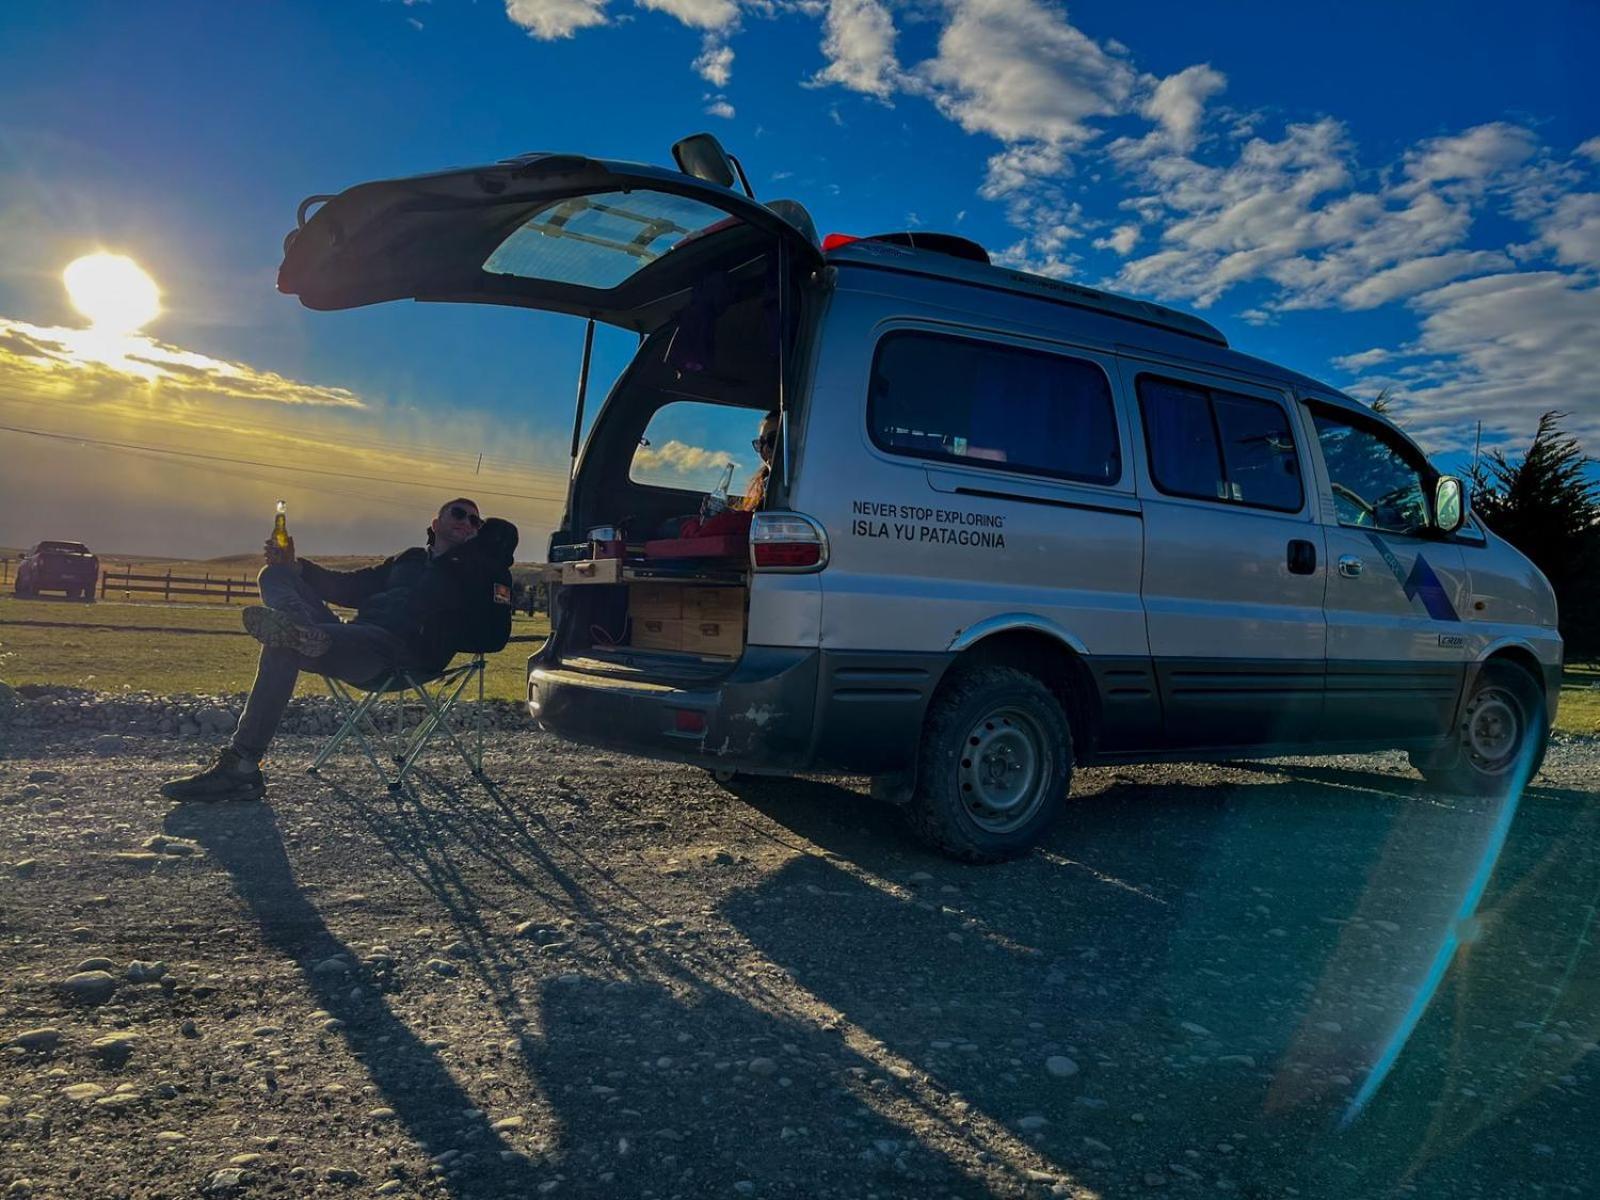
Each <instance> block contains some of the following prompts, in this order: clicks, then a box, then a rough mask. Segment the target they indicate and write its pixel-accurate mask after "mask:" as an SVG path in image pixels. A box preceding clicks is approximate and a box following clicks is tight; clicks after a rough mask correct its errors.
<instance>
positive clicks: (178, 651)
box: [0, 593, 1600, 734]
mask: <svg viewBox="0 0 1600 1200" xmlns="http://www.w3.org/2000/svg"><path fill="white" fill-rule="evenodd" d="M549 632H550V624H549V620H548V618H546V617H545V615H544V614H542V613H541V614H539V615H537V616H533V617H529V616H526V615H523V614H521V613H518V614H517V616H516V618H515V622H514V624H513V626H512V631H511V636H512V637H514V638H528V639H530V640H528V641H516V642H512V643H511V644H510V645H509V646H507V647H506V648H505V649H504V650H503V651H501V652H500V653H499V654H496V655H493V656H491V657H490V659H489V669H488V672H487V675H486V681H485V686H486V689H487V694H489V695H491V696H495V697H499V698H503V699H507V700H520V699H521V698H522V696H523V693H524V689H525V682H524V673H525V669H526V666H527V662H526V660H527V657H528V655H529V654H532V653H533V652H534V650H535V649H537V648H538V646H539V643H540V641H542V640H543V639H544V638H545V637H546V636H548V634H549ZM256 653H257V648H256V644H255V642H253V641H252V640H251V639H250V638H249V636H248V635H246V634H245V632H244V630H243V628H242V627H241V626H240V624H239V607H238V606H237V605H234V606H225V605H221V604H211V603H202V604H160V603H154V604H151V603H127V602H123V601H118V600H103V601H100V602H99V603H96V604H81V603H75V602H70V601H65V600H59V599H39V600H18V599H16V598H15V597H13V596H11V595H10V594H9V593H6V594H4V595H0V680H3V681H4V682H6V683H9V684H11V685H12V686H13V687H16V686H20V685H22V684H26V683H59V684H68V685H71V686H73V687H92V688H95V689H96V690H98V691H103V692H119V691H153V692H201V693H210V694H215V693H226V692H243V691H247V690H248V689H249V687H250V681H251V680H252V679H253V678H254V677H255V664H256ZM299 690H300V692H301V693H306V694H311V693H321V691H322V690H323V684H322V681H321V680H320V679H317V678H315V677H312V678H309V679H307V678H302V679H301V680H300V687H299ZM1556 728H1558V729H1561V730H1564V731H1566V732H1568V733H1588V734H1593V733H1600V663H1579V664H1575V665H1569V666H1568V667H1567V670H1566V675H1565V677H1564V681H1563V686H1562V690H1561V708H1560V711H1559V713H1558V714H1557V719H1556Z"/></svg>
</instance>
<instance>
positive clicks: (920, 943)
mask: <svg viewBox="0 0 1600 1200" xmlns="http://www.w3.org/2000/svg"><path fill="white" fill-rule="evenodd" d="M85 742H86V738H85V737H84V735H82V734H75V733H73V732H71V731H67V730H54V731H52V730H48V729H46V730H40V729H32V730H27V731H20V730H12V731H10V732H9V733H6V732H5V731H3V730H0V1046H6V1047H8V1048H6V1049H4V1050H3V1051H0V1196H27V1195H34V1196H95V1197H101V1196H116V1197H163V1196H165V1197H186V1196H195V1195H200V1194H206V1195H239V1196H268V1195H277V1196H295V1197H299V1196H313V1195H316V1196H321V1195H347V1194H351V1195H375V1194H381V1195H399V1196H453V1197H480V1198H488V1197H513V1196H515V1197H523V1196H542V1195H552V1196H557V1197H562V1196H608V1197H609V1196H617V1197H634V1196H637V1197H662V1198H665V1197H669V1196H681V1197H717V1196H740V1195H749V1196H763V1197H823V1196H838V1197H862V1198H869V1197H891V1196H893V1197H900V1196H905V1197H927V1196H944V1195H950V1196H984V1195H996V1196H1021V1195H1066V1196H1105V1197H1121V1196H1136V1195H1146V1194H1160V1195H1168V1196H1201V1195H1204V1196H1215V1195H1218V1194H1224V1195H1238V1196H1248V1197H1279V1196H1293V1195H1300V1196H1329V1197H1333V1196H1338V1197H1359V1196H1383V1195H1394V1194H1402V1195H1406V1194H1414V1195H1418V1196H1425V1197H1434V1196H1476V1195H1482V1196H1493V1197H1508V1196H1559V1195H1574V1196H1576V1195H1587V1194H1593V1193H1592V1191H1591V1190H1590V1189H1592V1188H1593V1186H1594V1184H1593V1180H1594V1179H1595V1178H1596V1177H1597V1168H1600V1162H1597V1159H1600V1150H1597V1148H1596V1147H1597V1143H1596V1141H1595V1139H1594V1138H1593V1137H1592V1131H1593V1129H1594V1128H1595V1125H1596V1120H1597V1118H1600V1097H1597V1090H1596V1089H1597V1079H1596V1054H1595V1050H1596V1044H1595V1043H1596V1039H1597V1038H1600V969H1597V964H1596V958H1595V953H1596V952H1595V948H1594V946H1593V945H1592V938H1593V936H1594V931H1593V929H1592V927H1591V925H1590V922H1591V921H1592V919H1593V917H1594V915H1595V904H1596V899H1597V894H1600V808H1597V806H1596V804H1595V795H1594V789H1595V787H1596V779H1597V777H1600V743H1596V742H1592V741H1573V740H1568V741H1566V742H1564V744H1562V745H1560V746H1557V747H1556V748H1554V749H1553V750H1552V753H1551V754H1550V757H1549V762H1548V764H1547V768H1546V771H1545V774H1544V775H1543V776H1542V777H1541V778H1540V780H1539V781H1538V785H1537V786H1536V787H1534V788H1532V789H1530V790H1529V792H1528V793H1527V795H1526V797H1525V798H1524V800H1523V802H1522V805H1521V808H1520V810H1518V811H1517V812H1516V814H1515V818H1514V820H1512V821H1511V822H1510V831H1509V837H1508V839H1507V841H1506V845H1505V851H1504V854H1503V855H1502V857H1501V859H1500V864H1499V867H1498V869H1497V871H1496V873H1495V874H1494V877H1493V879H1492V881H1491V882H1490V884H1489V887H1488V891H1487V893H1486V895H1485V897H1484V900H1483V903H1482V905H1481V906H1480V908H1479V911H1478V915H1477V916H1476V918H1475V919H1474V920H1472V921H1469V922H1466V923H1464V924H1462V923H1458V921H1457V916H1458V913H1457V909H1458V908H1459V905H1460V901H1461V896H1462V894H1463V892H1464V891H1466V890H1467V889H1468V888H1470V887H1471V884H1472V880H1473V877H1474V875H1475V873H1477V872H1478V870H1479V869H1480V866H1481V863H1482V860H1483V851H1484V848H1485V846H1486V845H1489V844H1491V843H1492V841H1493V840H1494V838H1495V837H1496V829H1497V822H1500V821H1501V820H1502V819H1503V818H1504V817H1505V816H1506V813H1505V812H1504V810H1503V809H1501V808H1500V807H1499V806H1497V805H1494V804H1488V803H1485V802H1480V801H1466V800H1445V799H1440V798H1436V797H1430V796H1427V795H1424V794H1423V793H1421V792H1420V790H1419V789H1418V786H1417V783H1416V781H1415V778H1414V777H1413V776H1412V775H1411V774H1410V773H1409V772H1407V771H1406V770H1405V769H1404V767H1403V764H1402V763H1401V761H1400V760H1399V759H1398V758H1397V757H1395V756H1386V757H1376V758H1362V759H1330V760H1318V761H1315V762H1306V763H1290V762H1278V763H1271V764H1260V765H1254V766H1245V765H1240V766H1237V767H1234V766H1227V767H1224V766H1203V767H1187V766H1171V767H1151V768H1140V769H1117V770H1100V771H1088V772H1081V773H1080V775H1079V778H1078V782H1077V788H1076V791H1077V800H1076V802H1075V804H1074V807H1073V810H1072V812H1071V815H1070V817H1069V819H1068V820H1067V821H1065V822H1064V823H1063V824H1062V825H1061V827H1060V828H1059V829H1058V831H1057V832H1056V834H1055V835H1054V836H1053V838H1052V839H1051V841H1050V843H1049V846H1048V848H1047V849H1046V850H1044V851H1042V852H1040V853H1037V854H1035V855H1034V856H1032V857H1030V858H1028V859H1026V860H1024V861H1022V862H1018V863H1014V864H1010V865H1007V866H1003V867H992V868H969V867H961V866H956V865H954V864H951V863H948V862H944V861H941V860H939V859H936V858H933V857H931V856H929V855H927V854H926V853H924V852H923V851H922V850H921V849H919V848H918V847H917V846H916V845H915V844H913V843H912V842H910V841H909V840H908V839H907V838H906V837H905V835H904V834H903V833H902V832H901V829H900V825H899V822H898V819H897V816H896V814H895V813H894V812H893V811H892V810H890V809H887V808H883V807H880V806H878V805H876V804H874V803H873V802H871V801H870V800H869V799H868V798H867V797H866V796H865V795H863V794H862V793H861V792H859V791H857V790H853V787H852V786H850V785H848V784H843V783H839V782H834V781H827V780H795V781H765V782H757V783H755V784H752V785H751V786H750V787H748V788H747V789H744V795H743V798H735V797H733V796H730V795H729V794H727V793H726V792H724V791H722V790H720V789H719V788H717V787H716V786H715V785H714V784H712V783H711V782H710V780H709V779H708V778H707V776H705V775H704V774H703V773H701V772H698V771H696V770H692V769H689V768H684V767H662V766H658V765H653V764H647V763H643V762H639V761H636V760H631V759H627V758H624V757H621V756H614V755H605V754H600V753H597V752H594V751H589V750H582V749H577V748H573V747H569V746H564V745H562V744H560V743H557V742H555V741H554V740H552V739H549V738H546V737H543V736H539V735H536V734H532V733H497V734H495V735H493V737H492V739H491V744H490V752H489V757H488V765H489V769H490V773H491V775H492V776H493V778H494V779H495V780H497V781H498V782H497V783H496V784H495V785H494V786H492V787H490V788H484V787H481V786H479V785H477V784H474V783H472V782H471V781H470V780H469V779H467V778H466V777H465V776H464V774H463V773H461V772H460V771H458V770H457V769H455V766H453V765H452V764H451V763H450V762H449V761H448V760H447V759H444V758H442V757H441V758H437V759H435V760H433V769H431V770H430V771H428V772H427V773H426V774H425V776H424V777H423V779H422V780H421V782H420V784H419V786H418V788H417V791H416V794H415V795H412V796H401V797H391V796H390V795H388V794H387V793H386V792H385V791H384V790H383V789H382V788H381V787H380V786H375V785H374V783H373V781H372V780H371V779H369V778H368V777H367V776H365V775H363V774H362V773H361V772H360V771H359V770H358V766H360V764H359V763H358V762H356V761H355V760H346V761H345V762H344V764H343V765H342V766H341V767H340V769H339V770H338V771H336V772H334V775H333V778H332V779H327V778H325V779H324V780H321V781H318V780H313V779H310V778H308V777H306V776H304V775H302V774H299V773H298V772H297V770H296V769H295V768H296V767H297V766H298V765H299V764H301V763H303V762H304V761H306V760H307V758H308V757H309V755H310V752H311V745H312V743H311V740H310V739H308V738H299V737H286V738H283V739H281V741H280V745H279V746H278V748H277V750H276V752H275V755H274V759H273V761H272V763H271V764H269V765H271V766H275V767H276V775H275V777H274V779H273V781H272V786H271V792H270V798H269V802H268V803H266V804H255V805H233V806H226V807H196V806H191V807H187V808H175V807H174V806H172V805H171V804H169V803H167V802H165V801H163V800H161V799H160V798H159V797H158V796H157V795H156V793H155V787H156V785H157V783H159V781H160V780H161V779H163V778H165V777H167V776H168V775H170V774H172V773H173V771H174V768H175V767H177V766H180V765H182V764H183V763H184V762H186V761H188V760H189V759H190V758H191V757H192V756H193V755H194V754H195V753H196V752H197V743H196V742H194V741H190V742H187V743H179V742H175V741H172V740H170V739H168V738H165V737H158V736H139V737H135V738H132V739H130V740H128V741H127V742H126V743H124V744H123V745H122V746H121V752H120V753H112V754H110V755H105V748H104V747H103V746H102V751H101V754H94V753H90V752H88V748H87V747H86V745H85ZM115 749H116V747H113V750H115ZM456 765H459V764H456ZM1457 935H1458V936H1459V937H1460V938H1461V939H1462V941H1463V945H1462V947H1461V949H1459V950H1457V951H1456V952H1455V953H1454V954H1453V956H1452V955H1451V953H1450V949H1449V947H1447V948H1446V950H1445V951H1444V953H1443V954H1442V955H1441V952H1440V947H1441V944H1443V943H1444V942H1445V939H1446V938H1447V937H1451V936H1457ZM94 960H98V961H94ZM1445 961H1450V962H1451V966H1450V969H1449V971H1448V972H1447V973H1446V974H1445V975H1444V977H1443V980H1442V984H1441V985H1440V986H1439V987H1438V990H1437V994H1435V995H1433V996H1432V1000H1431V1003H1425V1002H1426V1001H1427V1000H1428V997H1429V994H1430V982H1429V976H1430V971H1431V970H1432V969H1433V968H1434V967H1435V965H1436V964H1442V963H1443V962H1445ZM133 964H138V965H133ZM97 972H104V974H103V975H101V974H97ZM69 980H72V982H71V983H70V984H69V982H68V981H69ZM1412 1009H1415V1010H1416V1011H1417V1012H1420V1013H1421V1016H1420V1020H1418V1021H1416V1022H1415V1028H1414V1030H1411V1031H1410V1032H1409V1036H1407V1029H1408V1023H1407V1020H1406V1014H1407V1012H1408V1010H1412ZM1424 1009H1425V1011H1424ZM1387 1059H1392V1060H1393V1064H1392V1069H1382V1075H1383V1077H1382V1081H1381V1085H1377V1086H1376V1089H1375V1092H1374V1094H1373V1095H1372V1097H1371V1099H1370V1102H1369V1103H1366V1104H1365V1105H1364V1107H1362V1108H1361V1109H1360V1111H1359V1112H1355V1111H1354V1110H1353V1108H1352V1102H1353V1101H1354V1100H1355V1099H1356V1098H1357V1097H1358V1096H1359V1095H1360V1094H1361V1093H1362V1090H1363V1088H1364V1086H1371V1085H1369V1080H1372V1071H1373V1068H1374V1066H1375V1064H1379V1063H1382V1062H1385V1061H1386V1060H1387ZM1376 1082H1377V1081H1375V1080H1372V1083H1373V1084H1376ZM1352 1116H1353V1119H1351V1120H1350V1121H1349V1123H1348V1125H1347V1126H1343V1125H1342V1121H1343V1119H1344V1118H1349V1117H1352Z"/></svg>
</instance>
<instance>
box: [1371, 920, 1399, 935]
mask: <svg viewBox="0 0 1600 1200" xmlns="http://www.w3.org/2000/svg"><path fill="white" fill-rule="evenodd" d="M1369 924H1371V925H1372V926H1373V927H1374V928H1376V929H1381V930H1383V931H1384V932H1385V933H1399V932H1400V926H1398V925H1396V924H1395V923H1394V922H1393V921H1372V922H1369Z"/></svg>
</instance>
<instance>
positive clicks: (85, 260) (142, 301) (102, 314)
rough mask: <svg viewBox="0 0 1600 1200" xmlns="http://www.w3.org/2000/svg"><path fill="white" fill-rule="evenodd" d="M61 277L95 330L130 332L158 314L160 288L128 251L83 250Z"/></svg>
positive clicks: (114, 332)
mask: <svg viewBox="0 0 1600 1200" xmlns="http://www.w3.org/2000/svg"><path fill="white" fill-rule="evenodd" d="M61 281H62V283H64V284H65V285H66V288H67V296H68V297H69V298H70V299H71V301H72V306H73V307H74V308H76V309H77V310H78V311H79V312H80V313H82V314H83V315H84V316H86V317H88V318H89V323H90V325H91V326H92V327H93V328H94V330H95V331H96V332H98V333H107V334H127V333H132V332H133V331H134V330H136V329H138V328H140V327H141V326H143V325H148V324H149V323H150V322H151V321H153V320H155V319H156V317H158V316H160V315H161V289H160V288H158V287H157V286H156V281H155V280H154V279H151V278H150V276H149V275H148V274H146V273H145V271H144V269H143V268H142V267H140V266H139V264H138V263H136V262H134V261H133V259H131V258H129V257H127V255H124V254H106V253H103V252H102V253H99V254H86V255H84V256H83V257H82V258H79V259H75V260H73V261H72V262H71V263H69V264H68V265H67V269H66V270H65V271H63V272H62V273H61Z"/></svg>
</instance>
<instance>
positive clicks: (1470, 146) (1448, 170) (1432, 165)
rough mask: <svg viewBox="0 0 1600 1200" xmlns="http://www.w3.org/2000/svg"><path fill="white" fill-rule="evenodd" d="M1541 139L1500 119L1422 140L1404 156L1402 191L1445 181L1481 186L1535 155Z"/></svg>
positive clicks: (1419, 188) (1417, 189) (1418, 188)
mask: <svg viewBox="0 0 1600 1200" xmlns="http://www.w3.org/2000/svg"><path fill="white" fill-rule="evenodd" d="M1537 145H1538V142H1537V139H1536V138H1535V137H1534V135H1533V134H1532V132H1530V131H1529V130H1527V129H1524V128H1522V127H1521V126H1519V125H1509V124H1507V123H1505V122H1504V121H1498V122H1495V123H1493V124H1489V125H1478V126H1474V127H1473V128H1471V129H1468V130H1465V131H1463V132H1461V133H1458V134H1452V135H1450V136H1448V137H1437V138H1429V139H1428V140H1426V141H1423V142H1419V143H1418V144H1417V145H1416V146H1415V147H1413V148H1412V149H1411V151H1409V152H1408V153H1407V154H1406V156H1405V175H1406V178H1407V180H1408V183H1406V184H1404V185H1402V187H1401V189H1400V190H1401V191H1402V193H1405V192H1410V191H1419V190H1422V189H1424V188H1427V187H1430V186H1433V185H1436V184H1443V183H1452V182H1460V183H1465V184H1467V185H1469V186H1482V185H1485V184H1487V183H1489V182H1490V181H1491V180H1493V179H1494V178H1495V177H1496V176H1497V175H1503V174H1504V173H1505V172H1507V171H1509V170H1510V169H1511V168H1513V167H1517V166H1520V165H1521V164H1523V163H1525V162H1527V161H1528V159H1529V158H1531V157H1532V156H1533V152H1534V150H1535V148H1536V147H1537Z"/></svg>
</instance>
